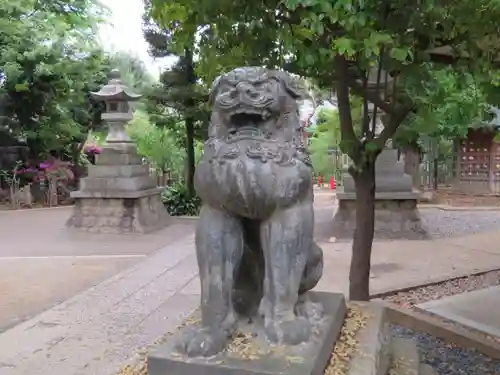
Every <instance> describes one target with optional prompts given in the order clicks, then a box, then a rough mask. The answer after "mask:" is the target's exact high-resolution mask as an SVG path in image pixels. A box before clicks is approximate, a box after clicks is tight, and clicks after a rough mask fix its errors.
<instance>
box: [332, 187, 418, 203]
mask: <svg viewBox="0 0 500 375" xmlns="http://www.w3.org/2000/svg"><path fill="white" fill-rule="evenodd" d="M337 199H338V200H356V193H355V192H344V190H343V189H342V188H339V189H337ZM413 199H414V200H418V199H420V194H419V193H416V192H413V191H408V192H404V191H403V192H397V191H377V192H375V200H396V201H397V200H413Z"/></svg>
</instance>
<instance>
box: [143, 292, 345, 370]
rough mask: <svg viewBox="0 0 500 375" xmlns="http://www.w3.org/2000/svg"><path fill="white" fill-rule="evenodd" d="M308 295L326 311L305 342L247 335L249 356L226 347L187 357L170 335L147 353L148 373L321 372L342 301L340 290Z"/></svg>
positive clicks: (339, 321) (340, 321)
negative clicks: (206, 355) (271, 342)
mask: <svg viewBox="0 0 500 375" xmlns="http://www.w3.org/2000/svg"><path fill="white" fill-rule="evenodd" d="M311 298H312V299H313V300H316V301H317V302H321V303H322V304H323V306H324V308H325V312H326V314H325V317H324V318H323V320H322V321H321V323H320V324H319V326H318V327H316V329H315V330H314V332H315V334H314V336H313V340H312V341H310V342H309V343H304V344H300V345H297V346H283V347H277V346H272V345H269V344H268V342H267V340H266V339H265V338H262V335H259V336H257V337H252V336H249V338H248V340H249V343H248V347H253V348H258V349H257V350H256V351H255V353H253V355H250V356H249V357H247V356H242V355H241V354H239V353H238V351H232V350H226V351H224V352H222V353H220V354H218V355H217V356H214V357H211V358H187V357H184V356H181V355H179V354H178V353H176V351H175V339H174V338H172V339H170V340H169V341H168V342H166V343H164V344H161V345H159V346H158V347H157V348H156V349H155V350H154V351H152V353H151V354H150V355H149V357H148V375H166V374H168V375H187V374H189V375H261V374H262V375H278V374H280V375H282V374H289V375H323V372H324V370H325V368H326V366H327V363H328V360H329V358H330V356H331V353H332V349H333V346H334V343H335V341H336V340H337V337H338V335H339V333H340V329H341V327H342V324H343V322H344V317H345V313H346V303H345V298H344V296H343V295H342V294H335V293H324V292H311Z"/></svg>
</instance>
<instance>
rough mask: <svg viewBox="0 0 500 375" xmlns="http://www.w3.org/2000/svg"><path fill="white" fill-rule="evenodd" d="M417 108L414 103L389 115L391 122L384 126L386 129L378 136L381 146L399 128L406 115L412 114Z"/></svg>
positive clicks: (377, 139) (381, 146)
mask: <svg viewBox="0 0 500 375" xmlns="http://www.w3.org/2000/svg"><path fill="white" fill-rule="evenodd" d="M414 109H415V106H414V105H411V106H402V107H400V108H399V109H398V110H397V111H395V113H394V114H392V115H390V116H389V123H388V124H387V126H384V129H383V130H382V132H381V133H380V135H379V136H378V137H377V138H376V141H377V143H379V145H380V148H383V147H384V146H385V143H386V142H387V141H388V140H389V138H391V137H392V136H393V135H394V133H396V130H398V127H399V125H401V123H402V122H403V121H404V120H405V118H406V116H408V114H410V112H412V111H413V110H414Z"/></svg>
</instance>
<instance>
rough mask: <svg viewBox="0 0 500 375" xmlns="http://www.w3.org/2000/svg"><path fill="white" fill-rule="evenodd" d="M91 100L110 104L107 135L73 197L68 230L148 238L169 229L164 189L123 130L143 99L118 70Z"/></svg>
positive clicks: (107, 105) (104, 117) (108, 106)
mask: <svg viewBox="0 0 500 375" xmlns="http://www.w3.org/2000/svg"><path fill="white" fill-rule="evenodd" d="M91 95H92V97H93V98H94V99H96V100H101V101H103V102H104V103H105V104H106V112H105V113H103V115H102V119H103V120H105V121H106V122H107V123H108V126H109V132H108V136H107V137H106V143H105V145H104V147H103V148H102V151H101V153H100V154H99V155H97V156H96V164H95V165H90V166H89V168H88V176H87V177H85V178H82V179H81V180H80V190H78V191H75V192H72V193H71V197H72V198H74V199H75V205H74V207H73V213H72V215H71V217H70V219H69V220H68V222H67V223H66V225H67V227H70V228H78V229H81V230H85V231H88V232H100V233H146V232H151V231H153V230H156V229H160V228H163V227H165V226H166V225H167V221H168V214H167V211H166V209H165V207H164V206H163V203H162V202H161V197H160V194H161V191H162V189H163V188H162V187H158V186H157V185H156V183H155V181H154V180H153V178H152V177H151V176H150V175H149V167H148V166H147V165H145V164H144V163H143V162H142V158H141V157H140V156H139V155H138V154H137V150H136V147H135V144H134V142H133V141H132V140H131V139H130V138H129V136H128V135H127V133H126V131H125V126H126V124H127V123H128V122H129V121H130V120H131V119H132V118H133V111H132V106H131V103H132V102H134V101H136V100H138V99H140V97H141V95H139V94H136V93H134V92H133V91H132V90H130V89H129V88H128V87H127V86H125V85H123V84H122V82H121V80H120V74H119V72H118V71H113V72H112V73H111V75H110V80H109V82H108V84H107V85H105V86H104V87H103V88H102V89H101V90H99V91H98V92H93V93H91Z"/></svg>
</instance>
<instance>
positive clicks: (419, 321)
mask: <svg viewBox="0 0 500 375" xmlns="http://www.w3.org/2000/svg"><path fill="white" fill-rule="evenodd" d="M381 303H383V305H384V306H385V307H386V308H387V317H388V319H389V321H390V322H392V323H394V324H399V325H402V326H404V327H407V328H410V329H412V330H415V331H421V332H425V333H428V334H430V335H433V336H435V337H437V338H440V339H442V340H445V341H448V342H452V343H454V344H457V345H460V346H462V347H465V348H468V349H476V350H478V351H480V352H481V353H483V354H486V355H487V356H489V357H492V358H494V359H500V343H496V342H494V341H491V340H487V339H485V338H484V337H482V336H481V335H480V334H478V333H475V332H474V331H467V330H461V329H457V328H455V327H453V326H451V325H446V326H445V325H444V324H443V323H442V322H441V321H440V320H439V319H438V318H434V317H432V316H429V314H427V313H423V312H420V311H419V309H418V308H417V310H416V311H415V310H413V311H412V310H408V309H404V308H401V307H398V306H396V305H394V304H391V303H388V302H381Z"/></svg>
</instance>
